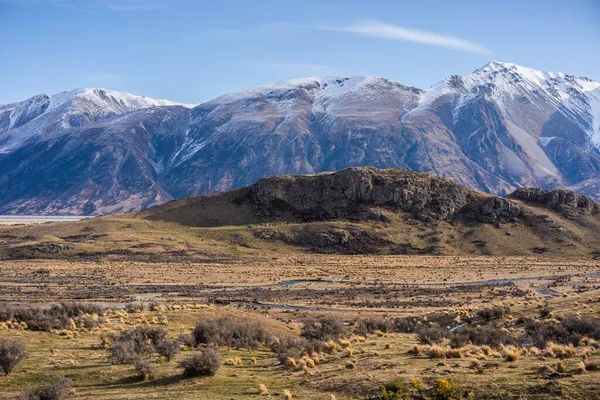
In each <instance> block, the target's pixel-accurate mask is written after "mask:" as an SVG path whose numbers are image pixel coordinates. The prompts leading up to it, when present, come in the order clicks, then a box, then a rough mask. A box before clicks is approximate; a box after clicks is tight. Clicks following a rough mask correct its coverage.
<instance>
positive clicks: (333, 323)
mask: <svg viewBox="0 0 600 400" xmlns="http://www.w3.org/2000/svg"><path fill="white" fill-rule="evenodd" d="M347 334H348V330H347V329H346V327H345V326H344V324H343V322H342V320H341V319H339V318H337V317H324V318H321V319H320V320H314V321H305V322H304V326H303V327H302V332H301V333H300V336H302V337H303V338H305V339H308V340H316V341H327V340H336V339H339V338H341V337H344V336H346V335H347Z"/></svg>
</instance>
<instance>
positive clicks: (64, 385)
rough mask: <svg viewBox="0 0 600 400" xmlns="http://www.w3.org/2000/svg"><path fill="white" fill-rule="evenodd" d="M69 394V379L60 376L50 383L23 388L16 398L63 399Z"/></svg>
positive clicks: (30, 399)
mask: <svg viewBox="0 0 600 400" xmlns="http://www.w3.org/2000/svg"><path fill="white" fill-rule="evenodd" d="M70 394H71V381H70V380H69V379H67V378H64V377H60V378H55V379H53V380H52V381H51V382H50V383H44V384H39V385H35V386H32V387H27V388H24V389H23V390H22V391H21V393H20V394H19V396H18V398H17V400H63V399H67V398H68V397H69V396H70Z"/></svg>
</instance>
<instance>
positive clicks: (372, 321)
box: [354, 318, 394, 336]
mask: <svg viewBox="0 0 600 400" xmlns="http://www.w3.org/2000/svg"><path fill="white" fill-rule="evenodd" d="M393 328H394V324H393V322H391V321H386V320H385V319H383V318H364V319H360V320H358V321H357V322H356V328H355V329H354V333H356V334H357V335H361V336H366V335H367V334H369V333H375V332H376V331H381V332H390V331H391V330H392V329H393Z"/></svg>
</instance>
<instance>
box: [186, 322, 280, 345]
mask: <svg viewBox="0 0 600 400" xmlns="http://www.w3.org/2000/svg"><path fill="white" fill-rule="evenodd" d="M192 335H193V336H194V341H195V345H196V346H198V345H200V344H216V345H220V346H229V347H237V348H251V349H256V348H258V347H259V346H260V345H261V344H268V343H269V342H270V341H271V334H270V333H269V332H268V331H267V330H266V329H265V328H264V327H263V326H262V325H261V324H260V323H258V322H254V323H252V322H248V321H247V320H243V319H236V318H232V317H219V318H215V317H212V318H206V319H203V320H200V321H199V322H198V323H197V324H196V327H195V328H194V331H193V333H192Z"/></svg>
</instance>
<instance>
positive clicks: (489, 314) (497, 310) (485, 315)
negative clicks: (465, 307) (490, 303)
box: [475, 306, 510, 322]
mask: <svg viewBox="0 0 600 400" xmlns="http://www.w3.org/2000/svg"><path fill="white" fill-rule="evenodd" d="M509 313H510V308H508V307H500V306H494V307H485V308H481V309H479V310H478V311H477V312H476V313H475V316H476V317H477V318H479V319H482V320H484V321H485V322H490V321H493V320H498V319H502V318H504V317H505V316H506V315H508V314H509Z"/></svg>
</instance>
